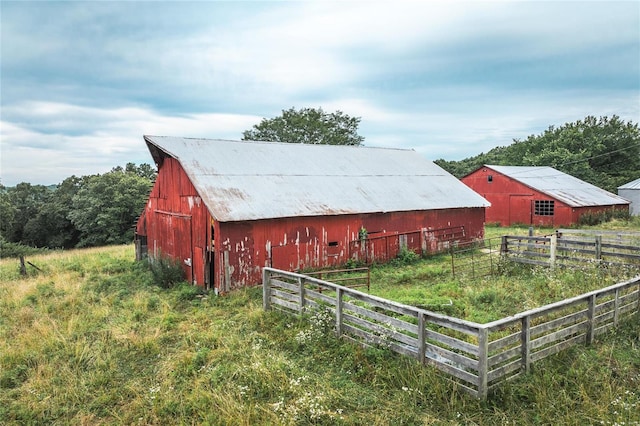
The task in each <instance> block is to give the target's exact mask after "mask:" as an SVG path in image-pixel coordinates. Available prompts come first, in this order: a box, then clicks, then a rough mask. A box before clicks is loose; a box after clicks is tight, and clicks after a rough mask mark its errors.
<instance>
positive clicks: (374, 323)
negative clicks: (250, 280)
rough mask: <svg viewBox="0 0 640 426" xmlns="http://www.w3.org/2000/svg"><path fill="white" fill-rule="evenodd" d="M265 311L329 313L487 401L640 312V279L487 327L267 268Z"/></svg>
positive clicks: (362, 338) (354, 335)
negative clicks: (508, 383)
mask: <svg viewBox="0 0 640 426" xmlns="http://www.w3.org/2000/svg"><path fill="white" fill-rule="evenodd" d="M320 288H321V289H322V291H319V290H318V289H320ZM263 307H264V309H265V310H269V309H272V308H278V309H281V310H283V311H285V312H289V313H295V314H299V315H301V314H303V313H305V312H306V311H307V310H308V309H323V308H325V309H329V310H330V311H331V312H332V314H333V315H334V318H335V330H336V335H337V336H338V337H347V338H350V339H353V340H355V341H356V342H358V343H360V344H363V345H382V346H384V347H387V348H389V349H390V350H392V351H395V352H398V353H400V354H403V355H407V356H410V357H413V358H416V359H417V360H418V361H419V362H421V363H422V364H430V365H433V366H434V367H436V368H438V369H439V370H441V371H442V372H444V373H445V374H446V375H447V376H448V377H449V378H451V379H452V380H453V381H454V382H456V383H457V384H458V386H460V388H462V389H463V390H465V391H467V392H469V393H470V394H472V395H474V396H476V397H478V398H482V399H484V398H486V397H487V394H488V391H489V390H490V389H491V388H493V387H494V386H497V385H499V384H500V383H501V382H503V381H504V380H507V379H512V378H514V377H517V376H518V375H520V374H522V373H523V372H527V371H529V368H530V366H531V364H532V363H534V362H535V361H538V360H540V359H543V358H545V357H547V356H549V355H551V354H554V353H557V352H559V351H561V350H564V349H566V348H569V347H571V346H573V345H576V344H591V343H592V342H593V339H594V336H596V335H597V334H599V333H602V332H604V331H606V330H608V329H609V328H611V327H614V326H615V325H617V324H618V323H619V322H620V321H622V320H624V319H627V318H630V317H631V316H632V315H634V314H635V313H637V312H640V276H638V277H635V278H634V279H632V280H629V281H626V282H622V283H619V284H616V285H613V286H610V287H607V288H604V289H601V290H597V291H593V292H589V293H586V294H583V295H581V296H577V297H574V298H571V299H567V300H564V301H562V302H557V303H553V304H550V305H546V306H543V307H540V308H537V309H532V310H529V311H526V312H522V313H520V314H517V315H514V316H511V317H508V318H504V319H501V320H498V321H494V322H491V323H488V324H479V323H474V322H471V321H466V320H462V319H458V318H454V317H449V316H446V315H442V314H438V313H435V312H430V311H426V310H424V309H419V308H416V307H413V306H408V305H403V304H401V303H396V302H393V301H390V300H386V299H383V298H380V297H376V296H372V295H369V294H366V293H362V292H360V291H357V290H354V289H351V288H347V287H344V286H340V285H337V284H333V283H330V282H327V281H323V280H320V279H318V278H313V277H308V276H305V275H301V274H297V273H293V272H285V271H280V270H277V269H273V268H264V269H263Z"/></svg>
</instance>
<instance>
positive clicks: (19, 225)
mask: <svg viewBox="0 0 640 426" xmlns="http://www.w3.org/2000/svg"><path fill="white" fill-rule="evenodd" d="M155 176H156V171H155V169H154V168H153V167H151V166H150V165H149V164H141V165H135V164H134V163H128V164H127V165H126V166H125V167H124V168H123V167H114V168H113V169H111V171H109V172H107V173H104V174H95V175H88V176H81V177H77V176H75V175H74V176H71V177H68V178H66V179H65V180H63V181H62V182H61V183H60V184H58V185H51V186H44V185H31V184H30V183H27V182H22V183H19V184H18V185H16V186H14V187H9V188H8V187H5V186H2V185H0V217H1V218H2V220H1V221H0V242H1V243H3V246H5V247H3V248H5V249H6V247H8V245H7V243H20V244H23V245H26V246H31V247H48V248H74V247H90V246H102V245H109V244H124V243H128V242H131V241H132V239H133V226H134V224H135V221H136V220H137V218H138V216H139V215H140V212H141V211H142V209H143V207H144V204H145V202H146V199H147V197H148V195H149V191H150V190H151V187H152V185H153V182H154V181H155ZM3 251H4V250H3Z"/></svg>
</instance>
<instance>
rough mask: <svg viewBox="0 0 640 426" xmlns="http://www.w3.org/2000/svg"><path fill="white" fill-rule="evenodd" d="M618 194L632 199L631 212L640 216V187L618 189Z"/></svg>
mask: <svg viewBox="0 0 640 426" xmlns="http://www.w3.org/2000/svg"><path fill="white" fill-rule="evenodd" d="M618 195H619V196H621V197H623V198H625V199H627V200H629V201H631V204H630V205H629V213H630V214H631V215H632V216H640V188H628V189H627V188H623V189H618Z"/></svg>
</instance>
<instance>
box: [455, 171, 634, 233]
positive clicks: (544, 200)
mask: <svg viewBox="0 0 640 426" xmlns="http://www.w3.org/2000/svg"><path fill="white" fill-rule="evenodd" d="M462 182H464V183H465V184H466V185H467V186H469V188H471V189H473V190H474V191H476V192H477V193H478V194H480V195H482V196H483V197H484V198H486V199H487V200H488V201H489V202H490V203H491V207H489V208H487V212H486V220H487V223H499V224H500V225H502V226H509V225H518V224H524V225H534V226H570V225H573V224H577V223H578V220H579V219H580V216H582V215H583V214H586V213H598V212H602V211H605V210H611V209H616V210H627V211H628V210H629V201H627V200H625V199H624V198H622V197H619V196H617V195H615V194H612V193H610V192H608V191H605V190H604V189H601V188H598V187H597V186H594V185H591V184H590V183H587V182H584V181H582V180H580V179H578V178H575V177H573V176H571V175H568V174H566V173H563V172H561V171H559V170H556V169H554V168H552V167H535V166H488V165H485V166H482V167H480V168H478V169H477V170H475V171H473V172H471V173H469V174H468V175H466V176H465V177H463V178H462Z"/></svg>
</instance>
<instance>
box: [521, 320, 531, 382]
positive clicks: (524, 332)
mask: <svg viewBox="0 0 640 426" xmlns="http://www.w3.org/2000/svg"><path fill="white" fill-rule="evenodd" d="M521 324H522V325H521V327H522V329H521V330H520V342H521V345H522V347H521V353H522V367H523V368H524V371H525V373H528V372H529V371H530V370H531V328H530V326H531V317H530V316H529V315H527V316H525V317H523V318H522V320H521Z"/></svg>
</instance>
